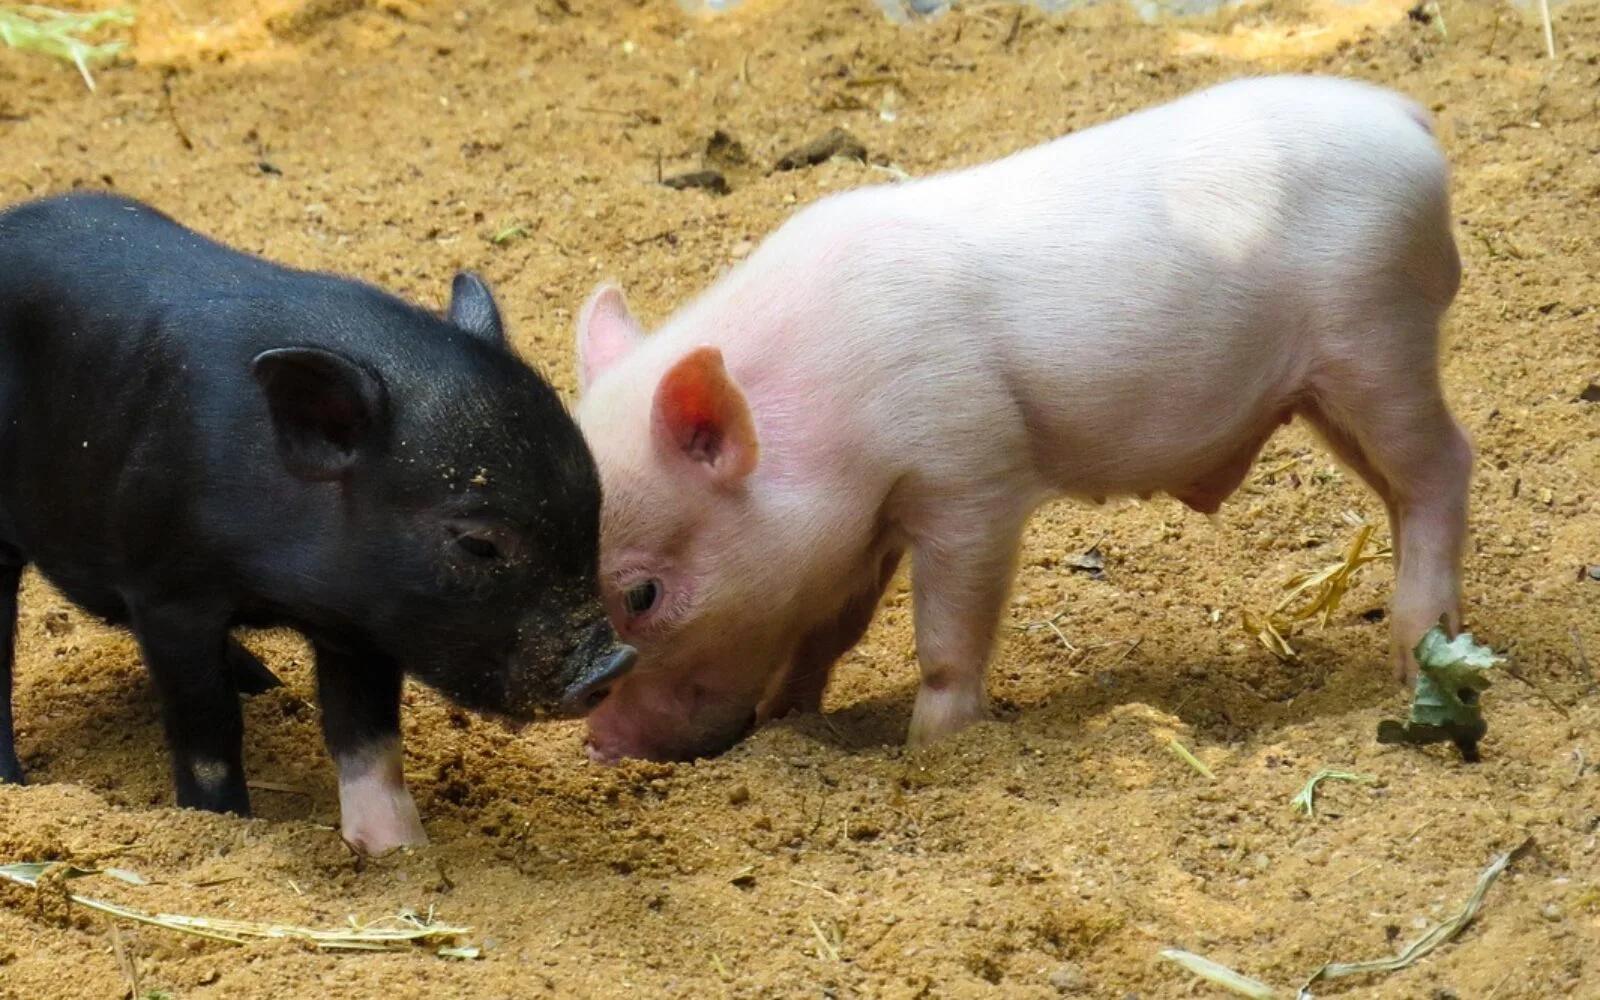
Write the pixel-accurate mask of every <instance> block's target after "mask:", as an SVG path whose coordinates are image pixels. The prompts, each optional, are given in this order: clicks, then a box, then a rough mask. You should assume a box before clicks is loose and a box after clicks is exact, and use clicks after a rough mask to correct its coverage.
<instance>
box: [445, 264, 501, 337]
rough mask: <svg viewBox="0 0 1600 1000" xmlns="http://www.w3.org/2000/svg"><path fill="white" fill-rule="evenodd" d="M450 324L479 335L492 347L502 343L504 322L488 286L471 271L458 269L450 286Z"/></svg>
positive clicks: (475, 335)
mask: <svg viewBox="0 0 1600 1000" xmlns="http://www.w3.org/2000/svg"><path fill="white" fill-rule="evenodd" d="M448 319H449V320H450V322H451V323H453V324H455V325H456V326H458V327H460V328H461V329H463V330H465V331H467V332H468V333H470V334H472V335H473V336H474V337H481V338H483V339H484V340H487V341H488V342H490V343H491V344H494V345H495V346H496V347H504V346H505V345H506V331H505V324H504V323H502V322H501V321H500V307H499V306H497V305H495V302H494V296H493V295H491V294H489V286H488V285H486V284H484V283H483V279H482V278H480V277H478V276H477V275H476V274H473V273H472V272H471V271H459V272H457V273H456V279H455V281H453V282H452V283H451V285H450V312H449V314H448Z"/></svg>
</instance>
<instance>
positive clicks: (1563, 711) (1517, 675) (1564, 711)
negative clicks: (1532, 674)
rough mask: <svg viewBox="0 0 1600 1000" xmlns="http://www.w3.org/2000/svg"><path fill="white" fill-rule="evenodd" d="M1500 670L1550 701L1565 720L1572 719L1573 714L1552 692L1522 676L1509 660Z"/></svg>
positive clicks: (1552, 706) (1551, 705) (1501, 665)
mask: <svg viewBox="0 0 1600 1000" xmlns="http://www.w3.org/2000/svg"><path fill="white" fill-rule="evenodd" d="M1500 669H1502V670H1504V671H1505V672H1506V673H1508V674H1510V675H1511V676H1512V677H1514V678H1516V679H1517V680H1519V681H1521V682H1522V683H1524V684H1526V685H1528V687H1530V688H1532V689H1533V692H1534V694H1537V695H1538V696H1539V697H1541V698H1543V699H1544V700H1545V701H1548V702H1549V703H1550V707H1551V708H1553V709H1555V710H1556V711H1557V712H1560V713H1561V717H1562V718H1563V719H1570V718H1571V717H1572V714H1571V713H1570V712H1568V711H1567V707H1566V706H1565V705H1563V704H1561V703H1560V702H1559V701H1556V700H1555V698H1553V697H1552V696H1551V695H1550V692H1548V691H1546V690H1545V689H1544V688H1542V687H1540V686H1539V685H1538V684H1535V683H1534V682H1533V681H1531V680H1529V679H1528V678H1526V677H1524V676H1523V675H1522V673H1521V672H1520V671H1518V670H1517V668H1516V667H1514V666H1512V665H1511V663H1510V661H1509V660H1508V661H1507V662H1505V663H1502V664H1500Z"/></svg>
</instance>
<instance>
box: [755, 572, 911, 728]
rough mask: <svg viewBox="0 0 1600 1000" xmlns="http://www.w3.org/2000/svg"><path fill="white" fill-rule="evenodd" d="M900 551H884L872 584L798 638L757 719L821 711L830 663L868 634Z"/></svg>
mask: <svg viewBox="0 0 1600 1000" xmlns="http://www.w3.org/2000/svg"><path fill="white" fill-rule="evenodd" d="M902 555H903V553H902V552H901V551H900V550H899V549H895V550H892V551H890V552H889V553H887V554H886V555H885V556H884V557H883V560H882V562H881V563H880V565H879V568H878V574H877V577H876V580H875V584H874V586H872V587H871V588H869V589H868V590H864V591H862V592H860V593H858V594H856V595H855V596H854V597H852V598H850V599H849V600H848V601H846V602H845V606H844V609H843V610H842V611H840V612H839V614H838V616H837V617H835V618H834V619H833V620H832V621H830V622H829V623H828V624H827V625H825V626H823V627H822V628H819V629H816V630H815V631H813V632H810V633H808V634H807V635H806V636H805V638H803V639H801V640H800V645H799V647H798V648H797V649H796V651H795V655H794V659H793V662H792V663H791V665H790V668H789V672H788V674H787V675H786V676H785V677H784V678H783V681H782V684H781V686H780V687H779V689H778V691H777V692H776V693H775V694H774V695H771V696H769V697H768V698H767V700H766V701H764V702H763V703H762V704H761V706H760V707H759V708H758V709H757V711H756V721H757V723H762V722H766V721H768V720H769V719H781V718H783V717H784V716H785V715H788V714H790V713H791V712H820V711H821V710H822V694H823V692H824V691H825V690H827V687H828V681H829V679H830V678H832V676H833V666H834V664H835V663H837V662H838V661H839V657H841V656H843V655H844V654H845V653H848V652H849V651H850V650H851V649H852V648H854V647H855V645H856V643H858V642H860V641H861V638H862V636H864V635H866V634H867V629H868V628H869V627H870V626H871V625H872V619H873V617H874V616H875V615H876V614H877V612H878V602H879V601H881V600H882V599H883V592H884V591H885V590H886V589H888V587H889V581H890V580H892V579H893V578H894V574H895V570H896V569H898V568H899V566H900V560H901V557H902Z"/></svg>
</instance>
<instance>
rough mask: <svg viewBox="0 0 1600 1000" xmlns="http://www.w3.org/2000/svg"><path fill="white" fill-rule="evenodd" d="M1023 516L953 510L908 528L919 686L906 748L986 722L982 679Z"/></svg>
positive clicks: (1002, 508)
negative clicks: (911, 549)
mask: <svg viewBox="0 0 1600 1000" xmlns="http://www.w3.org/2000/svg"><path fill="white" fill-rule="evenodd" d="M1024 516H1025V515H1024V514H1023V513H1022V512H1020V511H1011V510H1008V509H1006V503H1005V501H1003V500H1001V501H998V502H996V503H995V504H992V505H987V506H983V505H970V506H969V505H967V504H960V505H951V507H950V508H949V509H947V510H945V511H942V512H940V513H939V514H937V515H935V516H934V518H933V519H931V520H930V521H929V522H928V523H927V524H925V525H922V526H920V527H919V528H917V529H915V530H914V531H913V552H912V567H911V594H912V603H913V608H912V615H913V618H914V621H915V629H916V636H917V659H918V662H919V664H920V665H921V668H922V685H921V687H920V688H919V689H918V690H917V702H916V706H915V707H914V708H913V709H912V711H911V731H910V734H909V736H908V738H907V743H908V744H910V745H911V746H919V745H922V744H926V743H931V742H933V741H934V740H937V739H940V738H942V737H945V736H948V735H950V734H951V733H954V732H956V731H958V730H960V729H962V728H964V727H966V726H968V725H970V724H971V723H974V722H978V721H980V720H981V719H983V718H984V716H985V714H986V712H987V705H988V701H987V697H986V695H985V692H984V686H983V679H984V672H985V669H986V668H987V667H988V662H989V651H990V649H991V648H992V647H993V645H994V638H995V631H996V629H997V627H998V625H999V621H1000V613H1001V611H1002V609H1003V607H1004V605H1005V600H1006V595H1007V593H1008V592H1009V591H1010V588H1011V579H1012V576H1013V575H1014V574H1015V571H1016V565H1017V546H1018V544H1019V542H1020V539H1021V534H1022V521H1023V518H1024Z"/></svg>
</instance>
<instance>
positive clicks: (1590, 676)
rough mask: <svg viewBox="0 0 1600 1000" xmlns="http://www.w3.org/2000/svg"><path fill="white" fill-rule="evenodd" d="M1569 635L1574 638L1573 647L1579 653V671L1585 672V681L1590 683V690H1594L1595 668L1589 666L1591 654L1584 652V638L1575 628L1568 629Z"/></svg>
mask: <svg viewBox="0 0 1600 1000" xmlns="http://www.w3.org/2000/svg"><path fill="white" fill-rule="evenodd" d="M1567 634H1568V635H1570V636H1571V637H1572V647H1573V648H1574V649H1576V650H1577V651H1578V669H1579V670H1581V671H1583V678H1584V680H1586V681H1588V682H1589V690H1591V691H1592V690H1594V668H1593V667H1591V666H1590V665H1589V654H1588V653H1585V652H1584V651H1583V636H1581V635H1579V634H1578V630H1577V629H1575V628H1569V629H1567Z"/></svg>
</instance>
